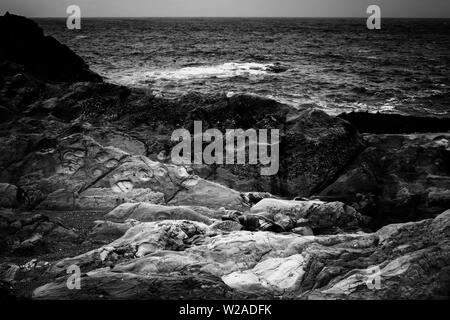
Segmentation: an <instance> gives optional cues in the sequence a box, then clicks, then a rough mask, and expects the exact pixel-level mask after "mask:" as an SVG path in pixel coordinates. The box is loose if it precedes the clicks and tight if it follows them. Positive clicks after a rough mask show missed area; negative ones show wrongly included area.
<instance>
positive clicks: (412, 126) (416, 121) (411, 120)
mask: <svg viewBox="0 0 450 320" xmlns="http://www.w3.org/2000/svg"><path fill="white" fill-rule="evenodd" d="M339 117H340V118H342V119H345V120H347V121H348V122H350V123H351V124H352V125H354V126H355V127H356V128H357V129H358V130H359V132H361V133H379V134H386V133H391V134H408V133H425V132H448V131H449V130H450V118H438V117H435V116H431V117H423V116H422V117H419V116H411V115H400V114H389V113H369V112H350V113H343V114H341V115H339Z"/></svg>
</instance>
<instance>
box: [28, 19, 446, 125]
mask: <svg viewBox="0 0 450 320" xmlns="http://www.w3.org/2000/svg"><path fill="white" fill-rule="evenodd" d="M36 21H37V22H38V23H39V25H40V26H41V27H43V29H44V31H45V32H46V34H48V35H52V36H54V37H55V38H57V39H58V40H59V41H61V42H63V43H65V44H66V45H68V46H69V47H70V48H71V49H73V50H74V51H75V52H76V53H78V54H79V55H80V56H81V57H82V58H84V59H85V60H86V62H87V63H88V64H89V65H90V67H91V69H92V70H94V71H96V72H98V73H99V74H101V75H102V76H103V77H104V78H105V80H106V81H109V82H113V83H116V84H122V85H126V86H131V87H142V88H147V89H149V90H151V91H152V92H153V93H154V94H155V95H160V96H164V97H167V98H176V97H178V96H180V95H183V94H185V93H187V92H190V91H198V92H203V93H225V94H228V95H230V94H235V93H248V94H255V95H259V96H263V97H269V98H273V99H276V100H278V101H280V102H283V103H287V104H290V105H292V106H295V107H296V108H304V107H309V106H315V107H316V108H319V109H322V110H324V111H326V112H327V113H329V114H333V115H336V114H339V113H342V112H349V111H370V112H385V113H388V112H389V113H400V114H409V115H420V116H429V115H436V116H440V117H450V99H449V97H450V19H382V29H381V30H368V29H367V27H366V21H365V19H306V18H304V19H301V18H292V19H291V18H127V19H124V18H108V19H104V18H89V19H88V18H86V19H82V22H81V24H82V25H81V30H68V29H67V28H66V22H65V20H64V19H36Z"/></svg>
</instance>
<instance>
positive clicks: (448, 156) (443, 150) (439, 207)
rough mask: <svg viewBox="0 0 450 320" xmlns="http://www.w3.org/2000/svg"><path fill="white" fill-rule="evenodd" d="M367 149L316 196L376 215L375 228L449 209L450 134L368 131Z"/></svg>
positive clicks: (413, 219) (418, 218)
mask: <svg viewBox="0 0 450 320" xmlns="http://www.w3.org/2000/svg"><path fill="white" fill-rule="evenodd" d="M365 138H366V141H367V144H368V147H367V149H366V150H364V151H363V152H362V153H361V154H360V155H359V156H358V157H357V158H356V159H355V160H354V161H353V162H352V163H351V164H350V165H349V167H348V168H347V169H346V171H345V172H344V173H343V174H342V175H341V176H340V177H339V178H338V179H337V180H336V181H335V182H334V183H332V184H330V185H329V186H328V187H327V188H325V189H324V190H323V191H322V192H321V193H320V194H319V196H318V197H319V198H321V199H323V200H326V201H334V200H336V201H343V202H345V203H347V204H350V205H352V206H354V207H355V208H356V209H357V210H358V211H360V212H361V213H363V214H366V215H370V216H372V217H374V223H375V227H380V226H383V225H385V224H388V223H396V222H404V221H415V220H420V219H423V218H429V217H434V216H435V215H437V214H439V212H442V211H443V210H446V209H447V208H449V207H450V192H449V190H450V147H449V145H450V143H449V141H450V134H449V133H442V134H438V133H435V134H432V133H428V134H409V135H393V134H385V135H366V136H365Z"/></svg>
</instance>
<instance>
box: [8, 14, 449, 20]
mask: <svg viewBox="0 0 450 320" xmlns="http://www.w3.org/2000/svg"><path fill="white" fill-rule="evenodd" d="M11 14H14V13H11ZM26 17H27V18H38V19H67V17H68V16H26ZM82 18H88V19H116V18H122V19H155V18H168V19H367V16H356V17H355V16H353V17H352V16H349V17H336V16H82ZM381 18H382V19H450V16H449V17H405V16H401V17H398V16H385V17H381Z"/></svg>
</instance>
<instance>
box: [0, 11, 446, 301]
mask: <svg viewBox="0 0 450 320" xmlns="http://www.w3.org/2000/svg"><path fill="white" fill-rule="evenodd" d="M0 43H1V46H0V190H1V193H0V208H2V209H0V262H1V263H0V292H1V293H0V296H1V297H6V298H33V299H248V298H252V299H263V298H274V299H441V298H447V299H448V298H449V297H450V211H449V210H448V209H449V208H450V142H449V141H450V131H449V129H450V127H449V126H448V124H449V123H448V121H447V120H443V119H424V120H423V121H422V120H418V119H415V118H411V117H402V116H383V115H378V116H374V115H371V114H364V113H362V114H357V115H355V114H353V115H351V114H350V115H341V116H340V117H332V116H329V115H327V114H325V113H323V112H322V111H319V110H315V109H313V108H309V109H304V110H297V109H295V108H292V107H290V106H287V105H284V104H281V103H278V102H276V101H274V100H270V99H264V98H260V97H256V96H252V95H234V96H232V97H227V96H226V95H201V94H197V93H188V94H186V95H185V96H183V97H181V98H179V99H177V100H168V99H164V98H162V97H156V96H154V95H152V94H151V93H150V91H147V90H144V89H133V88H127V87H122V86H117V85H113V84H110V83H106V82H104V81H103V80H102V79H101V77H100V76H99V75H97V74H95V73H94V72H92V71H91V70H89V68H88V66H87V65H86V63H85V62H84V61H83V60H82V59H81V58H80V57H79V56H77V55H76V54H75V53H73V52H72V51H71V50H70V49H69V48H67V47H66V46H64V45H63V44H61V43H59V42H58V41H57V40H55V39H54V38H52V37H47V36H45V35H44V34H43V31H42V29H40V28H39V27H38V25H37V24H36V23H34V22H33V21H31V20H28V19H26V18H23V17H19V16H15V15H12V14H6V15H5V16H3V17H0ZM374 119H375V120H374ZM198 120H201V121H202V122H203V126H204V130H206V129H208V128H217V129H219V130H221V131H222V132H223V131H225V129H227V128H242V129H248V128H258V129H264V128H267V129H274V128H275V129H279V130H280V139H281V141H280V170H279V172H278V174H277V175H274V176H261V175H260V168H259V166H258V165H212V166H208V165H192V166H190V167H187V166H177V165H174V164H172V163H171V161H170V157H169V155H170V150H171V148H172V147H173V146H174V142H171V141H170V137H171V133H172V132H173V130H175V129H179V128H186V129H188V130H190V131H191V132H192V131H193V124H194V121H198ZM374 123H378V124H379V125H378V126H376V125H375V124H374ZM396 124H398V126H396ZM72 265H76V266H78V267H79V268H80V269H81V272H82V276H81V289H80V290H69V289H68V288H67V285H66V282H67V279H68V276H69V275H68V274H67V269H68V268H69V267H70V266H72ZM375 277H376V279H378V280H377V281H379V284H380V285H379V286H377V287H376V288H374V287H373V285H372V283H373V279H374V278H375Z"/></svg>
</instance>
